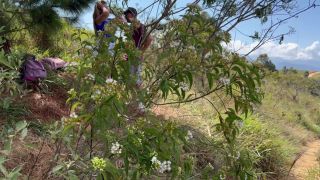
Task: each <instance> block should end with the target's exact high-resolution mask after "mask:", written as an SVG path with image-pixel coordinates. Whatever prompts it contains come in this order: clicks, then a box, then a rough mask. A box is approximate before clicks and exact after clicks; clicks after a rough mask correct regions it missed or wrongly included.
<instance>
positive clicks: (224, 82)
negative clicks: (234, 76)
mask: <svg viewBox="0 0 320 180" xmlns="http://www.w3.org/2000/svg"><path fill="white" fill-rule="evenodd" d="M219 81H220V82H221V83H222V84H223V85H225V86H227V85H229V84H230V79H228V78H224V77H222V78H220V79H219Z"/></svg>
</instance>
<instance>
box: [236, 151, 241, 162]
mask: <svg viewBox="0 0 320 180" xmlns="http://www.w3.org/2000/svg"><path fill="white" fill-rule="evenodd" d="M240 155H241V154H240V152H239V151H238V152H237V157H236V159H237V160H238V159H240Z"/></svg>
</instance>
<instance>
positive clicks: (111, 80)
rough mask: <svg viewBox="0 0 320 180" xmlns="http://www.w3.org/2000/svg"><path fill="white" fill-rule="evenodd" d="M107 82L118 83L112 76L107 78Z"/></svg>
mask: <svg viewBox="0 0 320 180" xmlns="http://www.w3.org/2000/svg"><path fill="white" fill-rule="evenodd" d="M106 83H107V84H117V81H116V80H114V79H112V78H108V79H107V80H106Z"/></svg>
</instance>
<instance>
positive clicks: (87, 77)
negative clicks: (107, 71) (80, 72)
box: [86, 74, 96, 81]
mask: <svg viewBox="0 0 320 180" xmlns="http://www.w3.org/2000/svg"><path fill="white" fill-rule="evenodd" d="M86 79H89V80H92V81H94V80H95V79H96V78H95V77H94V75H93V74H87V76H86Z"/></svg>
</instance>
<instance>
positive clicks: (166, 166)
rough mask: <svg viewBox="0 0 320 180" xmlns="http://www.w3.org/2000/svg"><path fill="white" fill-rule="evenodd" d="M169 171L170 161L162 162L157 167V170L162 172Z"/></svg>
mask: <svg viewBox="0 0 320 180" xmlns="http://www.w3.org/2000/svg"><path fill="white" fill-rule="evenodd" d="M169 171H171V162H170V161H164V162H162V163H161V164H160V167H159V172H160V173H164V172H169Z"/></svg>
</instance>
